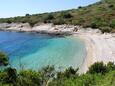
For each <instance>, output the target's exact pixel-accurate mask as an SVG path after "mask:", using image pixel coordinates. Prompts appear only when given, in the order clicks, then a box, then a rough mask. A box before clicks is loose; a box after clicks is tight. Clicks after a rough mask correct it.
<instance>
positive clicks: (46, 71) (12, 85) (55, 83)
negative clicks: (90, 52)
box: [0, 53, 115, 86]
mask: <svg viewBox="0 0 115 86" xmlns="http://www.w3.org/2000/svg"><path fill="white" fill-rule="evenodd" d="M4 56H5V58H6V55H5V54H3V53H0V61H2V58H4ZM2 62H3V63H4V61H2ZM5 62H6V60H5ZM7 63H8V60H7ZM77 71H78V69H73V68H72V67H69V68H68V69H66V70H65V71H55V68H54V66H47V67H44V68H42V69H41V70H38V71H33V70H21V71H18V72H17V70H16V69H14V68H11V67H7V68H5V69H4V70H1V71H0V86H115V64H114V63H112V62H109V63H108V64H106V65H105V64H104V63H103V62H96V63H94V64H93V65H92V66H91V67H90V68H89V71H88V72H87V73H86V74H82V75H79V74H78V73H77Z"/></svg>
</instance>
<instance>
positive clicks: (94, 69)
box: [88, 62, 108, 74]
mask: <svg viewBox="0 0 115 86" xmlns="http://www.w3.org/2000/svg"><path fill="white" fill-rule="evenodd" d="M107 72H108V71H107V67H106V65H104V63H103V62H96V63H94V64H93V65H91V67H89V71H88V73H91V74H94V73H100V74H105V73H107Z"/></svg>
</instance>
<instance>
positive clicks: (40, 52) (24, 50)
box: [0, 31, 85, 70]
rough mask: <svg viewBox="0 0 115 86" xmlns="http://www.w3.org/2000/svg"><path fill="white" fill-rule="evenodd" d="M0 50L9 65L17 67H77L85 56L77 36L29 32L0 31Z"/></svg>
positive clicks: (36, 68)
mask: <svg viewBox="0 0 115 86" xmlns="http://www.w3.org/2000/svg"><path fill="white" fill-rule="evenodd" d="M0 50H1V51H4V52H6V53H7V54H8V56H9V62H10V65H11V66H12V67H15V68H16V69H18V70H20V69H22V68H24V69H33V70H38V69H40V68H42V67H44V66H47V65H54V66H55V67H56V68H62V69H63V68H66V67H69V66H73V67H74V68H77V67H79V66H80V65H81V64H82V62H83V59H84V56H85V46H84V43H83V42H82V41H81V40H80V39H77V38H74V37H52V36H48V35H41V34H32V33H16V32H3V31H0Z"/></svg>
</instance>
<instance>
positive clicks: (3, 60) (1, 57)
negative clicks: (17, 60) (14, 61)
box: [0, 52, 8, 66]
mask: <svg viewBox="0 0 115 86" xmlns="http://www.w3.org/2000/svg"><path fill="white" fill-rule="evenodd" d="M7 65H8V57H7V55H6V54H4V53H3V52H0V66H7Z"/></svg>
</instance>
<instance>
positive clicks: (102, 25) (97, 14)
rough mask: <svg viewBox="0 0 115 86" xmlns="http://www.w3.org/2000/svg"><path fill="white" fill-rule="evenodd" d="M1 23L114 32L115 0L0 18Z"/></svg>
mask: <svg viewBox="0 0 115 86" xmlns="http://www.w3.org/2000/svg"><path fill="white" fill-rule="evenodd" d="M3 22H7V23H12V22H17V23H19V22H22V23H25V22H28V23H29V24H30V25H31V26H34V25H35V24H36V23H54V24H73V25H82V26H83V27H92V28H99V29H101V30H102V31H103V32H115V0H101V1H100V2H97V3H95V4H92V5H89V6H86V7H79V8H78V9H71V10H66V11H59V12H52V13H43V14H33V15H29V14H26V15H25V16H22V17H14V18H1V19H0V23H3Z"/></svg>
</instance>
